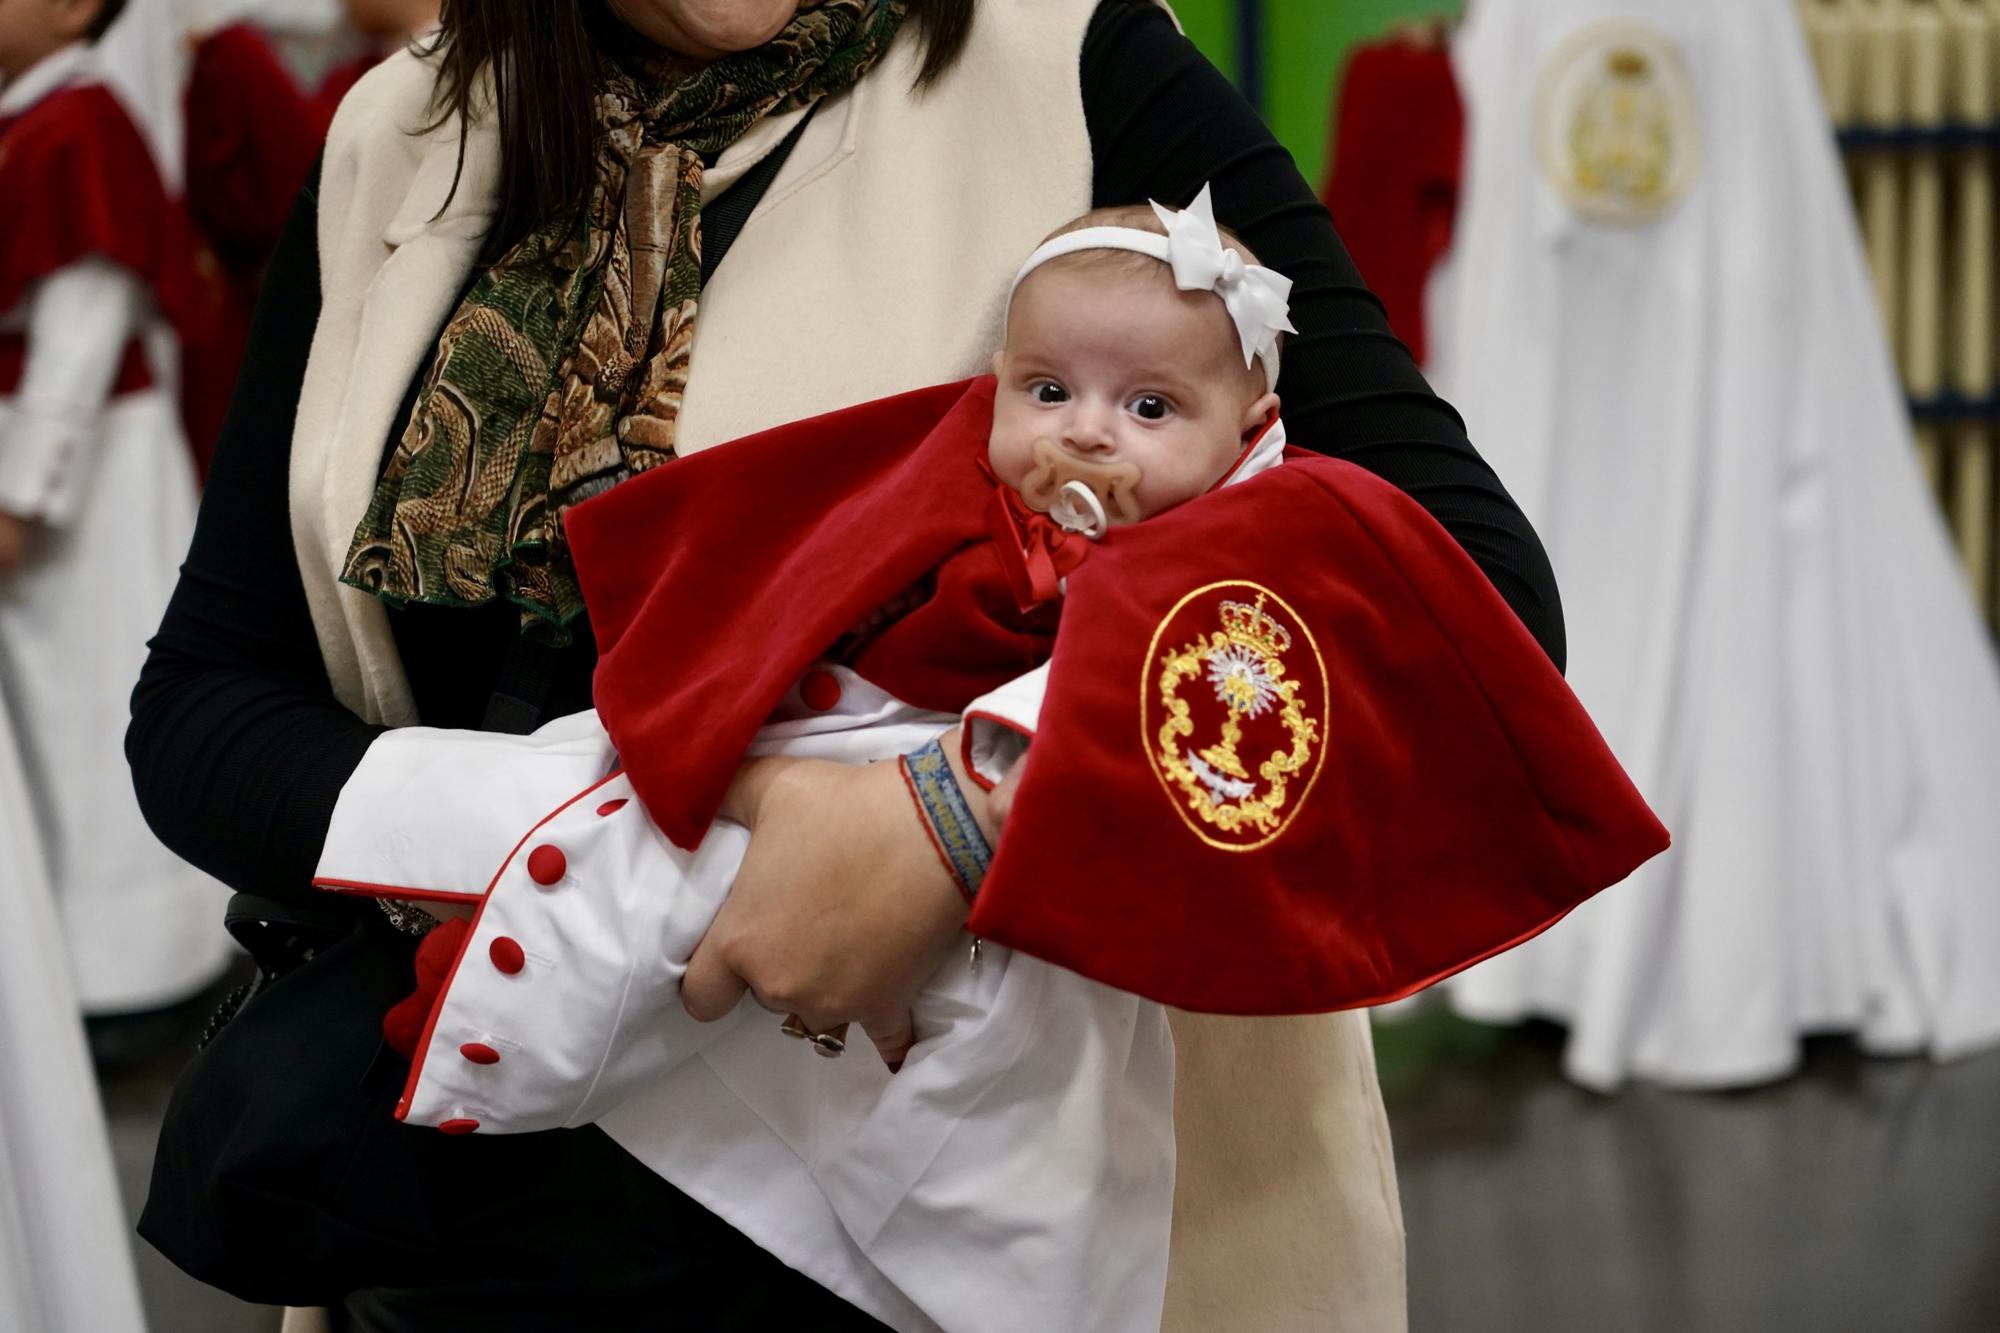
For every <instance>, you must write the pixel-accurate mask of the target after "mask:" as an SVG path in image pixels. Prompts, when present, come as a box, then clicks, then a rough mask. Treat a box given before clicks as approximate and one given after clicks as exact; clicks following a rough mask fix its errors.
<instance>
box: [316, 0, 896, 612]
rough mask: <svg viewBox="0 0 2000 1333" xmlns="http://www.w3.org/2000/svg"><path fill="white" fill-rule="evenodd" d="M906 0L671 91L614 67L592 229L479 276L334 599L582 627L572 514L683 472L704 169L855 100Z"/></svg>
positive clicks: (554, 230) (891, 0)
mask: <svg viewBox="0 0 2000 1333" xmlns="http://www.w3.org/2000/svg"><path fill="white" fill-rule="evenodd" d="M903 10H904V0H812V2H809V3H807V4H806V5H804V6H803V7H802V8H801V9H800V11H799V13H798V16H797V17H796V18H794V19H793V20H792V22H791V23H790V24H789V25H787V26H786V28H785V30H784V31H783V32H781V33H779V34H778V35H777V36H776V37H775V38H773V39H772V40H771V41H770V42H768V43H766V44H765V45H763V46H760V47H757V48H755V49H754V50H750V51H744V52H740V53H737V54H734V55H730V56H726V57H724V58H723V59H721V60H718V61H716V62H715V63H713V64H711V65H708V66H706V67H704V68H701V69H699V70H696V71H694V72H693V73H691V74H689V73H685V67H681V68H682V72H680V73H679V74H675V73H674V72H672V70H671V67H669V66H666V65H664V64H652V65H637V64H634V63H632V62H629V61H612V60H609V59H607V60H605V61H604V62H603V65H602V69H601V78H600V87H599V92H598V97H597V123H598V132H599V147H598V153H597V161H596V180H595V183H594V185H593V186H592V190H591V197H590V206H589V210H588V212H587V214H586V216H585V222H584V225H582V226H581V227H578V228H574V229H572V228H571V227H570V225H569V224H570V219H569V218H567V217H564V218H558V219H556V220H553V221H551V222H550V223H548V224H547V225H546V226H544V227H543V228H542V229H541V230H539V231H537V232H536V233H535V234H533V235H531V236H529V237H528V238H527V239H526V240H524V241H522V242H521V243H520V244H519V245H517V246H515V247H514V248H513V249H512V250H510V251H509V252H508V253H507V254H506V255H505V256H504V257H502V258H501V260H500V261H499V262H498V263H497V264H495V265H494V266H493V267H492V268H491V269H489V270H487V272H486V273H484V274H483V275H481V276H480V278H479V279H478V281H477V282H476V283H475V284H474V285H473V287H472V290H471V292H470V293H469V294H468V295H467V296H466V298H465V300H464V302H463V303H462V304H460V306H459V307H458V310H457V311H456V312H455V313H454V314H453V315H452V317H451V319H450V321H449V322H448V323H447V324H446V325H445V329H444V333H443V335H442V336H441V337H440V338H439V339H438V347H437V353H436V355H435V357H434V358H433V360H432V362H431V366H430V371H429V373H428V374H427V375H426V376H425V377H424V381H423V384H422V386H421V388H420V389H419V391H418V395H417V401H416V407H415V410H414V411H413V412H412V413H411V416H410V421H409V424H408V425H407V427H406V428H405V429H404V431H403V435H402V438H401V439H400V440H399V441H398V443H397V445H396V450H395V453H394V454H393V455H392V456H391V458H390V460H389V464H388V467H387V468H386V469H385V470H384V471H383V474H382V479H381V481H380V482H379V483H378V484H377V485H376V488H375V494H374V497H373V499H372V500H371V501H370V502H369V505H368V510H367V513H366V514H365V515H364V516H363V518H362V520H361V524H360V526H359V527H358V528H356V529H355V533H354V543H353V545H352V547H350V548H349V550H348V553H347V563H346V566H345V567H344V569H343V570H342V571H341V582H343V583H347V584H350V585H352V586H354V587H357V588H360V589H362V590H364V591H366V592H371V593H374V594H376V595H377V596H379V597H381V598H383V599H384V600H386V601H388V602H391V603H393V604H397V605H401V604H405V603H409V602H421V603H427V604H430V605H437V606H481V605H484V604H485V603H487V602H490V601H492V600H493V599H494V598H496V597H504V598H507V599H508V600H509V601H512V602H514V603H515V604H516V605H518V606H519V607H520V608H521V611H522V630H523V632H524V633H532V634H535V635H537V636H538V637H540V638H543V639H545V640H547V641H549V642H552V643H557V644H561V643H566V642H568V640H569V630H568V628H567V627H568V625H569V624H570V622H571V621H572V620H574V619H575V618H576V616H577V614H578V613H579V612H581V611H582V610H583V599H582V596H581V594H580V593H579V591H578V589H577V583H576V573H575V570H574V568H573V566H572V565H571V563H570V559H569V555H568V552H567V550H566V548H565V546H564V544H563V539H562V518H563V514H564V512H565V511H566V510H567V509H568V508H569V507H570V506H571V505H574V504H578V503H580V502H582V501H584V500H587V499H589V498H590V497H591V496H593V495H596V494H599V493H600V492H602V491H605V490H608V489H610V488H611V487H612V486H615V485H617V484H618V483H619V482H620V481H623V480H624V479H625V478H627V477H629V476H632V475H633V474H635V473H639V472H644V471H645V470H646V469H647V468H651V467H657V466H659V465H660V464H661V463H665V462H667V461H669V460H671V459H672V458H673V457H674V436H675V418H676V416H677V415H678V414H679V411H680V403H681V393H682V390H683V389H684V388H685V387H686V384H687V377H688V354H689V349H690V347H691V345H692V342H693V335H694V319H695V308H696V304H697V300H698V298H699V295H700V290H701V181H702V161H703V157H704V155H708V156H709V157H710V158H711V159H712V157H713V155H714V154H717V153H719V152H721V151H722V150H723V149H724V148H726V147H728V146H729V145H730V144H731V143H734V142H735V141H736V139H737V138H738V137H740V136H741V135H742V134H743V133H744V132H745V131H746V130H748V129H749V128H750V127H751V126H752V125H754V124H756V123H757V121H758V120H759V119H761V118H762V117H764V116H766V115H769V114H772V113H774V112H783V111H787V110H792V109H795V108H798V107H802V106H806V105H809V104H811V103H813V102H815V101H817V100H819V99H820V98H822V97H825V96H827V95H829V94H832V93H837V92H840V91H842V90H844V89H846V88H848V87H851V86H852V85H853V84H854V83H855V81H856V80H858V79H860V78H861V76H862V75H863V74H865V73H866V72H867V71H868V70H869V68H870V67H871V66H873V65H874V63H875V62H876V60H878V59H879V58H880V57H881V56H882V54H883V52H884V51H886V50H887V49H888V46H889V43H890V41H891V39H892V38H894V36H895V34H896V30H897V28H898V27H899V26H900V24H901V23H902V19H903Z"/></svg>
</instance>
